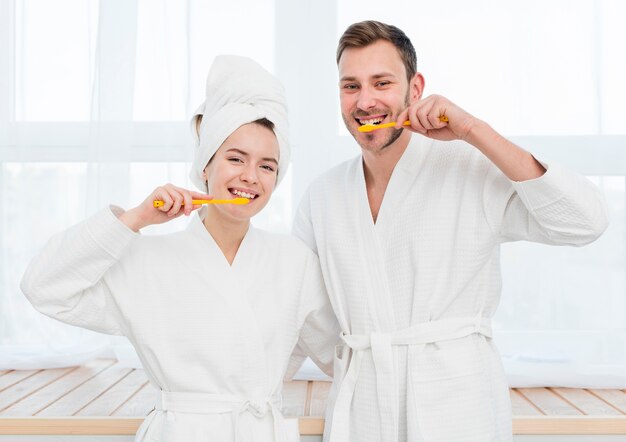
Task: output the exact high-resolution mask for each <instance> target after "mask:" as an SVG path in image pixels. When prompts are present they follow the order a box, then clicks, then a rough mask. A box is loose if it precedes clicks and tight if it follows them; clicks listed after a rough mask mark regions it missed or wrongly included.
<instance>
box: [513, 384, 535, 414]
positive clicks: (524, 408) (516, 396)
mask: <svg viewBox="0 0 626 442" xmlns="http://www.w3.org/2000/svg"><path fill="white" fill-rule="evenodd" d="M509 393H510V396H511V411H512V413H513V416H542V415H543V413H542V412H541V410H539V408H537V407H536V406H535V405H534V404H533V403H532V402H530V401H529V400H528V399H527V398H526V397H525V396H523V395H522V394H521V393H520V392H519V391H516V390H510V392H509Z"/></svg>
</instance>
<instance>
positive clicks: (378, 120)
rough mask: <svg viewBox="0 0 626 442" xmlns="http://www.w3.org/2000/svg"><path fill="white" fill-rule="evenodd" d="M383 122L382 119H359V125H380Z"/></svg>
mask: <svg viewBox="0 0 626 442" xmlns="http://www.w3.org/2000/svg"><path fill="white" fill-rule="evenodd" d="M383 120H384V118H371V119H369V120H365V119H363V118H361V119H359V122H360V123H361V125H365V124H380V123H381V122H382V121H383Z"/></svg>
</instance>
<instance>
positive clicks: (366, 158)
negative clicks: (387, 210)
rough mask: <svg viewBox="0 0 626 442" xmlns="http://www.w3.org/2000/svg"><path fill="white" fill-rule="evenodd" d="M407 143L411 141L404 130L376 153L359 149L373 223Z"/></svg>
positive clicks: (409, 135)
mask: <svg viewBox="0 0 626 442" xmlns="http://www.w3.org/2000/svg"><path fill="white" fill-rule="evenodd" d="M409 141H411V132H409V131H408V130H405V131H404V133H403V134H402V135H400V137H398V139H397V140H396V141H394V142H393V143H392V144H390V145H389V146H387V147H385V148H384V149H381V150H379V151H377V152H372V151H369V150H365V149H361V152H362V155H363V172H364V174H365V188H366V190H367V200H368V202H369V206H370V212H371V214H372V220H373V221H374V223H376V220H377V219H378V212H379V211H380V206H381V205H382V202H383V198H384V196H385V191H386V190H387V185H388V184H389V180H390V179H391V174H392V173H393V169H394V168H395V167H396V164H398V161H400V158H401V157H402V155H403V154H404V151H405V150H406V148H407V146H408V145H409Z"/></svg>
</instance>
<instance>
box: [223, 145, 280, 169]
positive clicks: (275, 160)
mask: <svg viewBox="0 0 626 442" xmlns="http://www.w3.org/2000/svg"><path fill="white" fill-rule="evenodd" d="M226 152H235V153H238V154H239V155H242V156H244V157H249V156H250V154H248V152H244V151H243V150H241V149H237V148H236V147H231V148H230V149H226ZM261 159H262V160H263V161H270V162H272V163H275V164H276V165H277V166H278V160H277V159H276V158H272V157H266V158H261Z"/></svg>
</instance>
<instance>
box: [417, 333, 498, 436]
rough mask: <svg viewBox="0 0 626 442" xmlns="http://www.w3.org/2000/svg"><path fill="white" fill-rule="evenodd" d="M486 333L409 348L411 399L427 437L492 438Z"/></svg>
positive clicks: (418, 421) (421, 430)
mask: <svg viewBox="0 0 626 442" xmlns="http://www.w3.org/2000/svg"><path fill="white" fill-rule="evenodd" d="M484 339H485V338H484V337H483V336H481V335H470V336H467V337H465V338H461V339H456V340H452V341H444V342H439V343H436V344H427V345H425V346H414V347H412V348H410V350H409V358H410V364H411V369H410V371H409V376H410V381H409V382H410V389H411V390H410V391H409V395H410V397H409V400H410V399H411V397H412V399H413V401H414V403H413V405H414V407H415V411H416V414H417V427H419V432H420V433H421V434H422V437H423V440H424V442H438V441H442V442H443V441H446V442H447V441H455V442H470V441H471V442H489V441H491V440H493V438H494V415H493V409H492V400H491V388H489V372H490V370H489V369H488V367H487V365H486V364H487V362H486V361H487V360H488V359H486V358H485V357H484V351H485V349H486V345H485V344H486V343H485V341H484ZM409 419H411V417H410V416H409Z"/></svg>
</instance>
